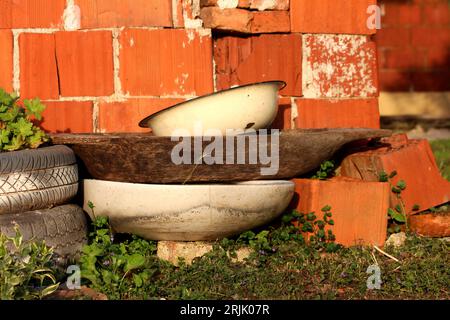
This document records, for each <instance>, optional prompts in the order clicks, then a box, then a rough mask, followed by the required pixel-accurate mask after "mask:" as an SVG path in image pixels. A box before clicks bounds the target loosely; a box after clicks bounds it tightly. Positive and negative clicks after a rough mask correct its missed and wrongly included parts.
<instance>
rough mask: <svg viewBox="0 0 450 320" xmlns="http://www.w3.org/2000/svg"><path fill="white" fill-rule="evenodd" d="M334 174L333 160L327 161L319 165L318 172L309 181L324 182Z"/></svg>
mask: <svg viewBox="0 0 450 320" xmlns="http://www.w3.org/2000/svg"><path fill="white" fill-rule="evenodd" d="M334 172H335V163H334V161H333V160H331V161H330V160H328V161H325V162H323V163H322V164H321V165H320V168H319V170H318V171H317V172H316V174H315V175H313V176H312V177H311V179H318V180H326V179H328V178H331V177H333V176H334Z"/></svg>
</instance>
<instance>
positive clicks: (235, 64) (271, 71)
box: [214, 34, 302, 96]
mask: <svg viewBox="0 0 450 320" xmlns="http://www.w3.org/2000/svg"><path fill="white" fill-rule="evenodd" d="M214 60H215V63H216V75H217V87H218V89H220V90H222V89H227V88H229V87H231V86H234V85H243V84H248V83H254V82H261V81H270V80H283V81H285V82H286V83H287V86H286V88H284V89H283V90H281V94H283V95H286V96H301V95H302V88H301V87H302V83H301V82H302V76H301V75H302V65H301V61H302V38H301V35H299V34H289V35H269V34H264V35H260V36H251V37H248V38H241V37H234V36H227V37H222V38H218V39H216V41H215V45H214Z"/></svg>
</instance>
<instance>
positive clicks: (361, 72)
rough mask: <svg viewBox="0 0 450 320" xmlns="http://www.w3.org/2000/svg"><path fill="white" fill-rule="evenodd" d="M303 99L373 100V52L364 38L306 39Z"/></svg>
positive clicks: (375, 79)
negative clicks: (358, 98) (366, 98)
mask: <svg viewBox="0 0 450 320" xmlns="http://www.w3.org/2000/svg"><path fill="white" fill-rule="evenodd" d="M303 39H304V44H303V45H304V46H305V47H306V48H307V49H306V50H305V51H306V52H307V55H306V57H304V58H303V60H304V67H306V69H304V70H303V73H304V75H303V95H304V96H305V97H307V98H320V97H327V98H347V97H362V98H365V97H375V96H377V95H378V74H377V52H376V45H375V42H374V41H372V40H371V39H370V37H367V36H357V35H306V36H305V37H304V38H303Z"/></svg>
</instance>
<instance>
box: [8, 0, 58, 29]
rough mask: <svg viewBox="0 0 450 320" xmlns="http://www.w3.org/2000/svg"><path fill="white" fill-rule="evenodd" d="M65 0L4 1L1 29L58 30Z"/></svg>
mask: <svg viewBox="0 0 450 320" xmlns="http://www.w3.org/2000/svg"><path fill="white" fill-rule="evenodd" d="M65 6H66V1H65V0H52V1H48V0H2V1H0V12H1V15H2V18H1V19H0V28H8V29H18V28H58V27H60V26H61V24H62V18H61V17H62V15H63V13H64V8H65Z"/></svg>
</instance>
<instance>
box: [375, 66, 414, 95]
mask: <svg viewBox="0 0 450 320" xmlns="http://www.w3.org/2000/svg"><path fill="white" fill-rule="evenodd" d="M378 76H379V77H380V80H379V81H380V90H381V91H409V90H410V89H411V86H412V82H411V73H410V72H409V71H397V70H381V71H380V72H379V75H378Z"/></svg>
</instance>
